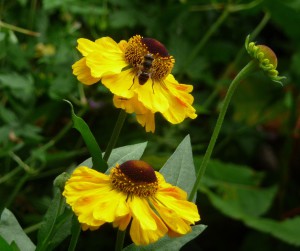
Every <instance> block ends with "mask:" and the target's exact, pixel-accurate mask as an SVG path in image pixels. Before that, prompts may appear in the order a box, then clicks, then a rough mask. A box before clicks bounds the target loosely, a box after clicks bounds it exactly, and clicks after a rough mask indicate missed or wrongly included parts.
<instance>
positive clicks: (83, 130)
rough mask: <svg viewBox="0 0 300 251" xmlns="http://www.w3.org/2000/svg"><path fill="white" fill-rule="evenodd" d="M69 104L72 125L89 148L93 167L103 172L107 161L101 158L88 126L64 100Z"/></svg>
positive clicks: (100, 152) (99, 150)
mask: <svg viewBox="0 0 300 251" xmlns="http://www.w3.org/2000/svg"><path fill="white" fill-rule="evenodd" d="M65 101H66V102H67V103H68V104H69V105H70V106H71V114H72V120H73V127H74V128H75V129H77V130H78V131H79V133H80V134H81V136H82V138H83V140H84V142H85V144H86V146H87V148H88V149H89V152H90V154H91V156H92V160H93V168H94V169H95V170H97V171H100V172H105V171H106V169H107V163H106V162H105V161H104V160H103V158H102V151H101V149H100V147H99V145H98V143H97V141H96V139H95V137H94V135H93V134H92V132H91V130H90V128H89V126H88V125H87V123H85V121H84V120H83V119H82V118H80V117H78V116H77V115H76V114H75V113H74V109H73V105H72V103H71V102H70V101H68V100H65Z"/></svg>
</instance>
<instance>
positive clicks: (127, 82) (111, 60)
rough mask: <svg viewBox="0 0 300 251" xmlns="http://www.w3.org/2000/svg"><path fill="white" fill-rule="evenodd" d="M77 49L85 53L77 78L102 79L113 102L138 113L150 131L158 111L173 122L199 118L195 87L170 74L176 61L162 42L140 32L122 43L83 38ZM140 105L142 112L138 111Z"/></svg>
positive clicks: (75, 70)
mask: <svg viewBox="0 0 300 251" xmlns="http://www.w3.org/2000/svg"><path fill="white" fill-rule="evenodd" d="M77 49H78V50H79V51H80V53H81V54H82V56H83V58H81V59H80V60H79V61H77V62H76V63H75V64H74V65H73V66H72V68H73V73H74V75H76V76H77V78H78V80H79V81H80V82H82V83H83V84H86V85H91V84H94V83H96V82H98V81H100V80H101V81H102V83H103V84H104V85H105V86H106V87H107V88H108V89H109V90H110V91H111V92H112V93H113V94H115V95H116V96H115V98H114V104H115V105H116V106H117V107H118V108H122V109H124V110H125V111H126V112H129V111H132V112H130V113H136V114H137V117H138V118H137V120H138V122H139V123H140V124H142V125H143V126H145V127H146V130H147V131H152V132H153V131H154V129H155V123H154V114H155V113H156V112H159V113H161V114H162V115H163V116H164V117H165V118H166V119H167V120H168V121H169V122H170V123H172V124H178V123H181V122H182V121H183V120H184V119H185V118H187V117H189V118H192V119H195V118H196V117H197V115H196V113H195V109H194V108H193V106H192V104H193V101H194V98H193V96H192V95H191V94H190V92H191V91H192V90H193V87H192V86H191V85H183V84H179V83H178V82H177V81H176V79H175V78H174V77H173V75H172V74H170V73H171V71H172V68H173V66H174V63H175V60H174V58H173V57H172V56H170V55H169V53H168V51H167V50H166V48H165V47H164V45H163V44H161V43H160V42H159V41H157V40H155V39H153V38H143V37H141V36H139V35H136V36H133V37H132V38H130V39H129V41H128V42H127V41H124V40H122V41H120V42H119V43H116V42H115V41H114V40H113V39H111V38H109V37H103V38H100V39H97V40H96V41H95V42H93V41H90V40H88V39H84V38H80V39H78V47H77ZM117 97H118V99H119V101H116V99H117ZM135 106H137V108H135ZM141 107H143V108H142V110H143V112H142V113H138V112H139V111H140V110H141ZM150 113H152V114H153V116H152V115H151V119H149V117H150ZM148 123H150V124H148ZM147 128H148V129H147Z"/></svg>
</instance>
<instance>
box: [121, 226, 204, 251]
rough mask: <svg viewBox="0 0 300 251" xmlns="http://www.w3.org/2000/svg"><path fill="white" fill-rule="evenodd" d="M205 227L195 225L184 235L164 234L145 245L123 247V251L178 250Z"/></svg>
mask: <svg viewBox="0 0 300 251" xmlns="http://www.w3.org/2000/svg"><path fill="white" fill-rule="evenodd" d="M205 228H206V226H205V225H196V226H193V227H192V232H191V233H188V234H186V235H183V236H180V237H176V238H170V237H168V236H165V237H163V238H161V239H160V240H158V241H157V242H155V243H153V244H150V245H147V246H136V245H134V244H131V245H129V246H127V247H126V248H124V249H123V251H152V250H155V251H177V250H180V249H181V248H182V247H183V246H184V245H185V244H186V243H188V242H189V241H191V240H193V239H195V238H196V237H197V236H198V235H200V234H201V233H202V232H203V231H204V229H205Z"/></svg>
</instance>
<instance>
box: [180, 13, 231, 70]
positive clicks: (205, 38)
mask: <svg viewBox="0 0 300 251" xmlns="http://www.w3.org/2000/svg"><path fill="white" fill-rule="evenodd" d="M229 12H230V11H229V8H225V9H224V11H223V13H222V15H221V16H219V18H218V19H217V21H216V22H214V24H213V25H212V26H211V27H210V28H209V30H208V31H207V32H206V33H205V35H204V36H203V37H202V39H201V40H200V41H199V43H198V44H197V45H196V47H195V48H194V49H193V51H192V52H191V54H190V55H189V57H188V59H187V60H186V62H185V64H184V65H183V67H182V69H181V72H182V73H183V72H184V70H185V69H186V68H187V67H188V66H189V64H190V63H191V62H192V61H193V60H194V58H195V57H196V56H197V55H198V53H199V51H200V50H201V49H202V47H203V46H204V45H205V44H206V42H207V41H208V40H209V39H210V37H211V36H212V35H213V34H214V33H215V32H216V30H217V29H218V28H219V26H220V25H221V24H222V23H223V22H224V21H225V19H226V18H227V16H228V15H229Z"/></svg>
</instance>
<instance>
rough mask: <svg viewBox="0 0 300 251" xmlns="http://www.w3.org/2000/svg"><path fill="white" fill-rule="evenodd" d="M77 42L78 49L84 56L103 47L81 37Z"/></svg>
mask: <svg viewBox="0 0 300 251" xmlns="http://www.w3.org/2000/svg"><path fill="white" fill-rule="evenodd" d="M77 43H78V45H77V50H79V51H80V53H81V54H82V56H87V55H88V54H89V53H91V52H92V51H95V50H100V49H101V47H100V46H98V45H97V44H96V43H95V42H93V41H91V40H89V39H86V38H79V39H78V40H77Z"/></svg>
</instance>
